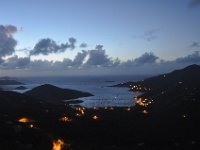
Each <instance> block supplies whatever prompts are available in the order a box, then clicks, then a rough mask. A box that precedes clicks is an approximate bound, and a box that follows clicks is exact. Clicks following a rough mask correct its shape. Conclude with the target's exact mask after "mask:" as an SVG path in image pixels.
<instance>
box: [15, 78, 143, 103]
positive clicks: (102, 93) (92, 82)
mask: <svg viewBox="0 0 200 150" xmlns="http://www.w3.org/2000/svg"><path fill="white" fill-rule="evenodd" d="M144 78H145V76H79V77H76V76H75V77H23V78H17V80H18V81H21V82H23V83H25V85H24V86H25V87H27V88H28V89H27V90H30V89H32V88H34V87H37V86H39V85H42V84H47V83H48V84H52V85H55V86H58V87H61V88H68V89H75V90H80V91H84V92H90V93H91V94H93V95H94V96H90V97H83V98H79V99H76V100H83V101H84V102H83V103H80V105H81V106H84V107H106V106H108V107H109V106H110V107H129V106H134V105H135V102H134V98H133V97H134V96H137V95H138V94H139V93H134V92H131V91H129V89H128V88H120V87H109V86H112V85H115V84H119V83H123V82H127V81H138V80H142V79H144ZM13 88H14V87H13ZM27 90H22V91H17V92H21V93H23V92H25V91H27ZM15 91H16V90H15Z"/></svg>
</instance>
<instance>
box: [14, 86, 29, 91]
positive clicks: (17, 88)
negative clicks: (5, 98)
mask: <svg viewBox="0 0 200 150" xmlns="http://www.w3.org/2000/svg"><path fill="white" fill-rule="evenodd" d="M26 89H27V88H26V87H25V86H18V87H16V88H15V90H26Z"/></svg>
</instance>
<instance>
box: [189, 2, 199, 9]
mask: <svg viewBox="0 0 200 150" xmlns="http://www.w3.org/2000/svg"><path fill="white" fill-rule="evenodd" d="M189 6H190V7H192V8H194V7H199V6H200V0H190V2H189Z"/></svg>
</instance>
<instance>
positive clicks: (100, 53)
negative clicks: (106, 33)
mask: <svg viewBox="0 0 200 150" xmlns="http://www.w3.org/2000/svg"><path fill="white" fill-rule="evenodd" d="M112 63H113V62H112V59H111V58H109V57H108V55H107V54H106V51H105V50H103V45H97V46H96V48H95V49H94V50H88V59H87V61H86V62H85V65H89V66H93V65H94V66H109V65H112Z"/></svg>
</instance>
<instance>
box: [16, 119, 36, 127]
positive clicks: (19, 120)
mask: <svg viewBox="0 0 200 150" xmlns="http://www.w3.org/2000/svg"><path fill="white" fill-rule="evenodd" d="M18 122H20V123H25V124H26V125H27V126H28V128H32V129H36V126H35V125H34V121H33V120H32V119H30V118H26V117H22V118H19V119H18Z"/></svg>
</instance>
